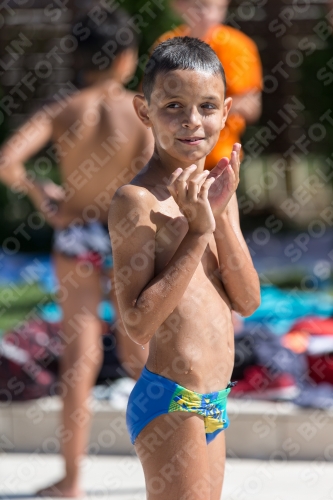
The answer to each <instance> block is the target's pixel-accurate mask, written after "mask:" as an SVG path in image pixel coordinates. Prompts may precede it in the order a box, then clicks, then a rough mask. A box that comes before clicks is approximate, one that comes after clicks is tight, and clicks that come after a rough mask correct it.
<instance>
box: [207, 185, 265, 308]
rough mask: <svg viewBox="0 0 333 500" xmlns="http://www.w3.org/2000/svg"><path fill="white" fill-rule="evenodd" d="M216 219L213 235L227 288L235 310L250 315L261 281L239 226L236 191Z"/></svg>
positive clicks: (222, 277)
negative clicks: (224, 209) (225, 208)
mask: <svg viewBox="0 0 333 500" xmlns="http://www.w3.org/2000/svg"><path fill="white" fill-rule="evenodd" d="M215 220H216V231H215V233H214V236H215V241H216V246H217V253H218V258H219V267H220V272H221V279H222V282H223V285H224V288H225V290H226V292H227V294H228V297H229V298H230V301H231V304H232V308H233V310H234V311H236V312H238V313H239V314H241V315H242V316H250V315H251V314H252V313H253V312H254V311H255V310H256V309H257V307H259V305H260V284H259V278H258V274H257V272H256V270H255V268H254V266H253V262H252V259H251V256H250V252H249V250H248V247H247V245H246V242H245V240H244V237H243V235H242V231H241V228H240V225H239V212H238V203H237V198H236V194H234V195H233V196H232V198H231V200H230V201H229V204H228V207H227V210H226V211H225V212H223V213H222V214H221V215H220V216H219V217H216V219H215Z"/></svg>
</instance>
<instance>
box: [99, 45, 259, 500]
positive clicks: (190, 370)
mask: <svg viewBox="0 0 333 500" xmlns="http://www.w3.org/2000/svg"><path fill="white" fill-rule="evenodd" d="M143 92H144V96H136V97H135V98H134V107H135V110H136V113H137V115H138V116H139V118H140V120H141V121H142V122H143V124H144V125H145V126H146V127H149V128H151V130H152V133H153V136H154V140H155V151H154V155H153V157H152V158H151V159H150V160H149V162H148V164H147V165H146V167H145V168H144V169H143V170H142V171H141V172H140V173H139V174H138V175H137V176H136V177H135V178H134V179H133V180H132V182H131V183H130V184H128V185H125V186H123V187H121V188H120V189H119V190H118V191H117V192H116V194H115V196H114V198H113V201H112V203H111V209H110V215H109V229H110V234H111V241H112V240H113V239H114V238H115V236H116V235H117V227H119V223H120V222H121V223H122V225H123V226H124V225H126V228H127V238H124V239H123V242H122V243H121V244H120V245H117V247H115V248H114V249H113V250H114V253H113V255H114V269H115V281H116V292H117V297H118V301H119V308H120V313H121V316H122V319H123V322H124V326H125V328H126V331H127V333H128V335H129V337H130V338H131V339H132V340H134V342H136V343H137V344H141V345H143V344H146V343H147V342H149V343H150V348H149V357H148V361H147V364H146V367H145V368H144V370H143V372H142V375H141V377H140V379H139V380H138V382H137V384H136V386H135V387H134V389H133V391H132V393H131V396H130V398H129V403H128V408H127V427H128V430H129V433H130V437H131V441H132V442H133V443H134V444H135V448H136V451H137V453H138V456H139V458H140V460H141V462H142V465H143V469H144V473H145V480H146V487H147V498H148V499H149V500H157V499H158V500H167V499H168V500H169V499H171V498H172V499H175V500H176V499H177V500H187V499H191V500H193V499H200V500H208V499H210V500H218V499H220V496H221V489H222V482H223V471H224V462H225V443H224V433H223V432H221V431H223V430H224V429H225V428H226V427H227V426H228V423H229V421H228V417H227V413H226V399H227V395H228V393H229V391H230V385H231V384H230V383H229V381H230V377H231V373H232V366H233V359H234V347H233V327H232V320H231V314H232V310H235V311H237V312H238V313H240V314H242V315H244V316H247V315H250V314H251V313H252V312H253V311H254V310H255V309H256V308H257V307H258V305H259V302H260V289H259V281H258V276H257V273H256V271H255V269H254V267H253V263H252V260H251V257H250V254H249V251H248V248H247V246H246V243H245V241H244V239H243V236H242V233H241V230H240V226H239V216H238V206H237V199H236V195H235V191H236V188H237V185H238V179H239V154H240V145H239V144H237V143H236V144H235V145H234V147H233V151H232V154H231V159H230V161H229V159H228V158H226V157H225V158H222V159H221V160H220V161H219V162H218V164H217V165H216V167H215V168H214V169H213V170H212V171H211V172H209V171H206V170H204V163H205V159H206V156H207V155H208V154H209V152H210V151H211V150H212V149H213V147H214V145H215V144H216V142H217V140H218V138H219V135H220V131H221V129H223V127H224V125H225V122H226V119H227V116H228V112H229V109H230V107H231V104H232V99H231V98H227V99H226V98H225V92H226V84H225V76H224V70H223V67H222V65H221V63H220V61H219V59H218V58H217V56H216V54H215V52H214V51H213V50H212V49H211V48H210V47H209V46H208V45H207V44H206V43H204V42H202V41H200V40H198V39H196V38H189V37H184V38H179V37H176V38H173V39H170V40H167V41H165V42H163V43H162V44H160V45H159V46H158V47H157V48H156V49H155V50H154V52H153V54H152V56H151V59H150V61H149V62H148V64H147V68H146V70H145V75H144V79H143ZM125 221H126V222H125Z"/></svg>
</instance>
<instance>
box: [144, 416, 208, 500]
mask: <svg viewBox="0 0 333 500" xmlns="http://www.w3.org/2000/svg"><path fill="white" fill-rule="evenodd" d="M135 449H136V452H137V454H138V456H139V458H140V460H141V463H142V466H143V469H144V474H145V480H146V488H147V499H148V500H170V499H171V498H172V499H175V500H210V476H209V461H208V452H207V450H208V448H207V444H206V436H205V428H204V421H203V419H202V418H201V417H199V416H198V415H196V414H193V413H186V412H174V413H168V414H166V415H161V416H159V417H157V418H155V419H154V420H152V421H151V422H150V423H149V424H148V425H147V426H146V427H145V428H144V429H143V430H142V431H141V433H140V434H139V436H138V437H137V439H136V442H135Z"/></svg>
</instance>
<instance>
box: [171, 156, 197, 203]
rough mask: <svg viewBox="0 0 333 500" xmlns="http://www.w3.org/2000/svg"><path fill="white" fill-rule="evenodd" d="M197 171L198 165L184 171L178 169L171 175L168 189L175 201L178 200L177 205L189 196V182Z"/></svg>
mask: <svg viewBox="0 0 333 500" xmlns="http://www.w3.org/2000/svg"><path fill="white" fill-rule="evenodd" d="M196 169H197V166H196V165H190V166H189V167H187V168H185V169H184V170H183V169H181V168H177V170H175V171H174V172H173V174H172V175H171V178H170V182H169V186H168V189H169V192H170V194H171V195H172V196H173V197H174V199H175V200H176V201H177V200H178V201H177V203H178V202H180V203H181V202H183V201H185V199H186V196H187V181H188V179H189V177H190V176H191V175H192V174H193V172H194V171H195V170H196Z"/></svg>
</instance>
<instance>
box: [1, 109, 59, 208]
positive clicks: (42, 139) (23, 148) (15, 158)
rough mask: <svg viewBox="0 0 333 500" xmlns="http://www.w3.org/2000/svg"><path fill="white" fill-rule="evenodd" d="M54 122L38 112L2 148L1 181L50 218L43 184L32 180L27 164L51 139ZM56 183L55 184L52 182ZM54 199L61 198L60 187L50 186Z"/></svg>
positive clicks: (41, 112) (43, 113)
mask: <svg viewBox="0 0 333 500" xmlns="http://www.w3.org/2000/svg"><path fill="white" fill-rule="evenodd" d="M52 133H53V123H52V120H51V118H50V117H49V116H48V115H47V113H45V112H43V111H39V112H37V113H36V114H35V115H33V116H32V117H31V118H30V119H29V120H28V121H27V122H26V123H25V124H23V125H22V126H21V127H20V128H19V129H18V130H17V131H16V132H15V133H14V134H13V135H12V136H11V137H10V138H9V139H8V140H7V141H6V142H5V143H4V144H3V145H2V147H1V149H0V181H1V182H3V183H4V184H5V185H6V186H7V187H9V188H10V189H12V190H13V191H16V192H20V193H23V194H25V195H27V196H29V197H30V199H31V200H32V202H33V203H34V205H35V206H36V207H37V208H38V209H39V210H41V211H42V212H43V213H44V215H46V216H47V217H48V215H49V212H50V211H49V205H48V203H47V200H46V198H47V196H46V195H45V192H44V189H43V187H42V185H41V184H39V183H38V182H36V181H35V179H34V178H31V176H30V175H29V173H28V172H27V171H26V169H25V166H24V163H25V162H26V161H27V160H29V159H30V158H31V157H32V156H34V155H35V154H36V153H37V152H38V151H39V150H40V149H41V148H42V147H43V146H45V145H46V144H47V143H48V142H49V141H50V140H51V138H52ZM52 184H53V183H52ZM49 188H52V191H53V192H54V198H59V199H60V188H59V187H58V186H56V185H53V187H52V186H49Z"/></svg>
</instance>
